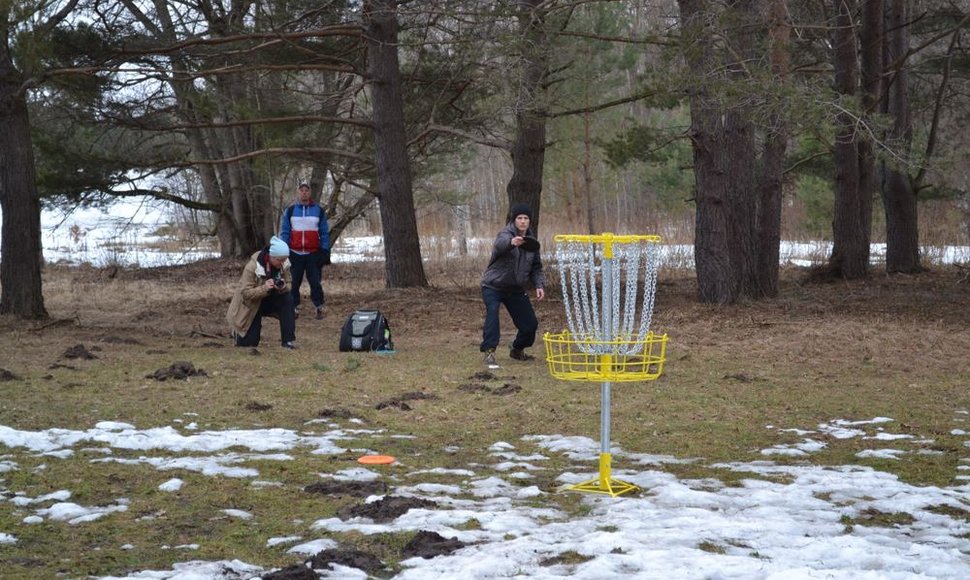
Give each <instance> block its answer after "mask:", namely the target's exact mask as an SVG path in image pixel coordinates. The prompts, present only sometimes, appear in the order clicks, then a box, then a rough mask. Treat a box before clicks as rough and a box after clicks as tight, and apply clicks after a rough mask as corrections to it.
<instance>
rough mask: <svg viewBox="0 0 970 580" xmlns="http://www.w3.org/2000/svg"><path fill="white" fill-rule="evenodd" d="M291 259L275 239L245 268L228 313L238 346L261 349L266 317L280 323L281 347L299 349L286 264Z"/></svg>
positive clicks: (274, 237)
mask: <svg viewBox="0 0 970 580" xmlns="http://www.w3.org/2000/svg"><path fill="white" fill-rule="evenodd" d="M289 255H290V249H289V248H287V247H286V244H285V243H283V240H281V239H279V238H277V237H276V236H273V238H272V239H271V240H270V242H269V245H267V246H266V247H265V248H263V249H262V250H260V251H258V252H256V253H255V254H253V255H252V257H251V258H249V262H247V263H246V267H245V268H243V273H242V275H241V276H240V277H239V282H238V283H237V284H236V289H235V291H234V292H233V294H232V301H231V302H230V303H229V310H228V311H227V312H226V320H227V321H228V322H229V326H231V327H232V336H233V339H234V341H235V343H236V346H259V340H260V338H261V336H262V331H263V317H264V316H272V317H274V318H277V319H279V321H280V344H282V345H283V348H296V343H295V342H294V341H295V340H296V324H295V323H294V322H293V295H292V294H291V293H290V287H289V283H290V265H289V264H288V263H287V261H286V260H287V258H288V257H289Z"/></svg>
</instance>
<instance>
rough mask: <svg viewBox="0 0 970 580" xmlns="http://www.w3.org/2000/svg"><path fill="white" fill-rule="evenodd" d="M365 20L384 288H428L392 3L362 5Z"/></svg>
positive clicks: (376, 0) (374, 0)
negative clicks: (413, 187) (382, 239)
mask: <svg viewBox="0 0 970 580" xmlns="http://www.w3.org/2000/svg"><path fill="white" fill-rule="evenodd" d="M364 18H365V23H366V24H365V32H364V34H365V35H366V37H367V47H368V54H367V73H368V80H369V81H370V85H371V98H372V100H373V103H374V105H373V106H374V149H375V164H376V166H377V189H378V191H379V192H380V211H381V225H382V228H383V230H384V257H385V266H384V270H385V278H386V279H385V283H386V285H387V287H388V288H409V287H415V286H427V285H428V280H427V278H426V277H425V274H424V265H423V264H422V263H421V244H420V241H419V239H418V224H417V219H416V218H415V215H414V192H413V191H412V189H411V166H410V163H409V161H408V156H407V135H406V133H405V129H404V101H403V98H402V95H401V71H400V66H399V63H398V54H397V7H396V2H395V0H370V1H368V2H365V3H364Z"/></svg>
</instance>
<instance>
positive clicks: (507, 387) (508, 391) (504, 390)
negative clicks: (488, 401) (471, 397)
mask: <svg viewBox="0 0 970 580" xmlns="http://www.w3.org/2000/svg"><path fill="white" fill-rule="evenodd" d="M521 390H522V386H521V385H517V384H515V383H505V384H504V385H502V386H501V387H499V388H497V389H493V390H492V394H493V395H514V394H515V393H518V392H519V391H521Z"/></svg>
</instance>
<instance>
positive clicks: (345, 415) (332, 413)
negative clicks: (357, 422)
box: [317, 409, 354, 419]
mask: <svg viewBox="0 0 970 580" xmlns="http://www.w3.org/2000/svg"><path fill="white" fill-rule="evenodd" d="M353 418H354V414H353V413H351V412H350V411H348V410H347V409H320V410H319V411H317V419H353Z"/></svg>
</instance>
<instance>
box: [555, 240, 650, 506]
mask: <svg viewBox="0 0 970 580" xmlns="http://www.w3.org/2000/svg"><path fill="white" fill-rule="evenodd" d="M554 240H555V242H556V260H557V261H558V264H559V275H560V278H561V281H562V294H563V306H564V308H565V309H566V321H567V324H568V327H569V328H568V330H565V331H563V332H560V333H558V334H550V333H546V334H545V335H544V336H543V342H544V343H545V345H546V362H547V363H548V364H549V372H550V373H551V374H552V376H554V377H555V378H557V379H561V380H564V381H589V382H600V383H601V387H600V394H601V399H602V401H601V410H600V458H599V477H598V478H597V479H593V480H590V481H587V482H583V483H579V484H576V485H572V486H569V487H568V488H567V489H569V490H573V491H583V492H591V493H605V494H608V495H610V496H612V497H616V496H618V495H620V494H623V493H627V492H630V491H634V490H636V489H638V488H637V486H635V485H633V484H632V483H627V482H625V481H620V480H617V479H612V478H611V477H610V475H611V462H612V460H611V455H610V403H611V401H610V399H611V394H610V390H611V386H612V383H614V382H636V381H652V380H655V379H656V378H658V377H659V376H660V374H661V373H662V372H663V364H664V357H665V354H666V347H667V335H666V334H664V335H661V336H658V335H655V334H654V333H653V332H652V331H651V330H650V319H651V317H652V316H653V304H654V294H655V290H656V286H657V269H658V267H659V266H660V237H659V236H627V235H614V234H609V233H606V234H601V235H558V236H556V237H555V238H554Z"/></svg>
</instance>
